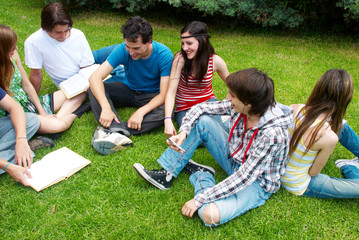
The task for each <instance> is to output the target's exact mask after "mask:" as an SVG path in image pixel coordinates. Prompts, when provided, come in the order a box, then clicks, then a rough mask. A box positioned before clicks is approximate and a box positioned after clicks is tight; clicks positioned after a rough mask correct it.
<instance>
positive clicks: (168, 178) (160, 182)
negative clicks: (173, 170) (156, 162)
mask: <svg viewBox="0 0 359 240" xmlns="http://www.w3.org/2000/svg"><path fill="white" fill-rule="evenodd" d="M133 167H134V168H135V170H136V171H137V173H138V174H140V176H141V177H142V178H143V179H145V180H146V181H147V182H149V183H151V184H152V185H153V186H155V187H156V188H158V189H161V190H167V189H169V188H170V187H171V185H172V182H173V176H172V175H171V174H170V173H168V172H167V171H166V170H165V169H163V168H162V169H158V170H147V169H146V168H145V167H144V166H142V165H141V164H139V163H135V164H133Z"/></svg>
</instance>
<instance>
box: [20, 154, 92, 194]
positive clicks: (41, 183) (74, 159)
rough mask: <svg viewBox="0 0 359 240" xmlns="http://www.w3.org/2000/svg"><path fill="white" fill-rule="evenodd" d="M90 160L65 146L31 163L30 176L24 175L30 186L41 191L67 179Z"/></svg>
mask: <svg viewBox="0 0 359 240" xmlns="http://www.w3.org/2000/svg"><path fill="white" fill-rule="evenodd" d="M90 163H91V162H90V161H89V160H87V159H86V158H84V157H82V156H80V155H78V154H77V153H75V152H73V151H71V150H70V149H68V148H67V147H63V148H60V149H58V150H56V151H53V152H51V153H49V154H46V155H45V157H43V158H42V159H41V160H40V161H37V162H35V163H34V164H32V165H31V169H29V172H30V173H31V176H32V178H28V177H26V178H27V179H26V180H27V181H28V183H29V184H30V186H31V187H32V188H33V189H35V190H36V191H38V192H39V191H41V190H43V189H45V188H47V187H50V186H51V185H54V184H55V183H58V182H60V181H62V180H64V179H67V178H68V177H70V176H71V175H72V174H74V173H76V172H78V171H79V170H81V169H82V168H84V167H86V166H87V165H88V164H90Z"/></svg>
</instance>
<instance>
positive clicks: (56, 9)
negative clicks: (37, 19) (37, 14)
mask: <svg viewBox="0 0 359 240" xmlns="http://www.w3.org/2000/svg"><path fill="white" fill-rule="evenodd" d="M56 25H68V26H69V27H70V28H71V27H72V25H73V22H72V19H71V17H70V14H69V13H68V11H67V9H66V7H65V6H64V5H62V4H61V3H59V2H53V3H49V4H48V5H46V6H45V7H44V8H43V9H42V12H41V28H42V29H43V30H45V31H47V32H51V31H52V30H53V29H54V27H55V26H56Z"/></svg>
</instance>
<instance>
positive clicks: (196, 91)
mask: <svg viewBox="0 0 359 240" xmlns="http://www.w3.org/2000/svg"><path fill="white" fill-rule="evenodd" d="M210 37H211V36H210V35H209V34H208V28H207V25H206V24H205V23H203V22H198V21H194V22H191V23H190V24H188V25H187V26H185V27H184V28H183V29H182V30H181V39H182V48H181V51H180V52H178V53H177V54H176V55H175V57H174V60H173V64H172V69H171V75H170V84H169V87H168V91H167V94H166V100H165V120H164V121H165V122H164V123H165V134H166V135H167V137H170V136H172V135H176V134H177V132H176V129H175V127H174V125H173V122H172V113H173V106H174V105H175V104H176V108H175V114H174V116H175V119H176V122H177V124H178V125H179V126H180V125H181V124H182V119H183V117H184V116H185V114H186V112H187V111H188V110H189V109H190V108H191V107H192V106H194V105H196V104H198V103H202V102H205V101H211V100H215V99H216V98H215V96H214V94H213V89H212V79H213V73H214V72H217V73H218V75H219V76H220V78H221V79H222V80H223V81H224V80H225V79H226V77H227V76H228V75H229V72H228V69H227V66H226V63H225V62H224V61H223V59H222V58H221V57H220V56H218V55H217V54H215V52H214V48H213V47H212V45H211V43H210V42H209V38H210Z"/></svg>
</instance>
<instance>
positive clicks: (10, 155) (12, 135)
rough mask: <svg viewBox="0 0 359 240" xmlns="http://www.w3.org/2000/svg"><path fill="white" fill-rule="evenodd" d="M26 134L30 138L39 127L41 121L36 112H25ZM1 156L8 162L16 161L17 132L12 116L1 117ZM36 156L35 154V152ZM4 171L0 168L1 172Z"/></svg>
mask: <svg viewBox="0 0 359 240" xmlns="http://www.w3.org/2000/svg"><path fill="white" fill-rule="evenodd" d="M25 116H26V134H27V136H26V137H27V140H29V139H30V138H31V137H32V136H33V135H34V134H35V133H36V132H37V130H38V129H39V126H40V121H39V119H38V118H37V115H36V114H34V113H25ZM0 126H1V127H0V158H2V159H3V160H5V161H7V162H11V163H15V143H16V132H15V128H14V126H13V124H12V122H11V119H10V117H2V118H0ZM33 156H34V154H33ZM2 173H4V171H3V170H2V169H0V174H2Z"/></svg>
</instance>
